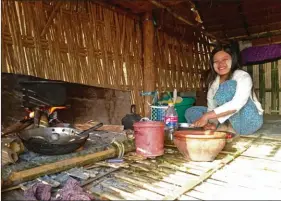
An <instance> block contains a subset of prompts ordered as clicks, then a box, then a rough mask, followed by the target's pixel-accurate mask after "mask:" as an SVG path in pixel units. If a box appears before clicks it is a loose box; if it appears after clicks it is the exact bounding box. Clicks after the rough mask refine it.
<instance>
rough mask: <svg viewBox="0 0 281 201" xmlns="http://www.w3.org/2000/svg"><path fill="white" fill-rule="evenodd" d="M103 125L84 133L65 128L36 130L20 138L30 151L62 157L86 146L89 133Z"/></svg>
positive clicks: (29, 131) (24, 133) (26, 132)
mask: <svg viewBox="0 0 281 201" xmlns="http://www.w3.org/2000/svg"><path fill="white" fill-rule="evenodd" d="M102 125H103V123H99V124H98V125H95V126H93V127H91V128H89V129H87V130H84V131H82V132H81V131H79V130H77V129H74V128H65V127H46V128H34V129H29V130H24V131H23V132H21V133H19V134H18V136H19V138H20V139H21V140H22V142H23V144H24V145H25V147H26V148H27V149H28V150H30V151H33V152H36V153H39V154H42V155H60V154H67V153H71V152H73V151H75V150H76V149H78V148H79V147H81V146H82V145H84V144H85V142H86V141H87V139H88V137H89V133H90V132H92V131H94V130H96V129H97V128H99V127H101V126H102Z"/></svg>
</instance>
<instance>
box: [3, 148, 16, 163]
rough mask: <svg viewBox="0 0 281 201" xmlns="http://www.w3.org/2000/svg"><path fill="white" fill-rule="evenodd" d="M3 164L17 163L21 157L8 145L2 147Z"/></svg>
mask: <svg viewBox="0 0 281 201" xmlns="http://www.w3.org/2000/svg"><path fill="white" fill-rule="evenodd" d="M1 156H2V165H6V164H10V163H15V162H16V161H17V160H18V159H19V158H18V155H17V153H16V152H14V151H13V150H11V149H9V148H8V147H2V155H1Z"/></svg>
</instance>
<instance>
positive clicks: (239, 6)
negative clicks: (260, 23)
mask: <svg viewBox="0 0 281 201" xmlns="http://www.w3.org/2000/svg"><path fill="white" fill-rule="evenodd" d="M238 13H239V14H240V17H241V20H242V23H243V25H244V29H245V31H246V33H247V35H248V36H250V32H249V30H248V27H249V25H248V23H247V20H246V17H245V15H244V14H243V8H242V2H241V1H240V4H239V5H238Z"/></svg>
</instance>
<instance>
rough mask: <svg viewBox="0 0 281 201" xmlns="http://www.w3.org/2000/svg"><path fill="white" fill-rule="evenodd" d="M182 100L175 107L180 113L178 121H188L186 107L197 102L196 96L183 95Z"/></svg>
mask: <svg viewBox="0 0 281 201" xmlns="http://www.w3.org/2000/svg"><path fill="white" fill-rule="evenodd" d="M182 99H183V100H182V102H180V103H176V104H175V109H176V111H177V113H178V122H179V123H186V119H185V117H184V114H185V111H186V109H188V108H190V107H192V106H193V104H194V103H195V98H192V97H182Z"/></svg>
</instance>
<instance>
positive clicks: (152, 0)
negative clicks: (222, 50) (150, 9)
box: [147, 0, 229, 43]
mask: <svg viewBox="0 0 281 201" xmlns="http://www.w3.org/2000/svg"><path fill="white" fill-rule="evenodd" d="M147 1H150V2H151V3H152V4H154V5H155V6H157V7H158V8H162V9H165V10H166V11H168V12H169V13H170V14H171V15H173V16H174V17H175V18H176V19H178V20H180V21H182V22H184V23H185V24H188V25H190V26H192V27H195V28H196V29H199V30H200V31H202V32H203V33H204V34H205V35H206V36H208V37H210V38H213V39H216V40H217V41H219V42H221V43H229V42H228V41H226V40H222V39H218V38H217V37H215V36H214V35H212V34H210V33H208V32H206V31H205V30H204V29H203V28H202V26H198V25H196V24H193V23H192V22H190V21H189V20H187V19H185V18H184V17H182V16H181V15H179V14H177V13H175V12H174V11H173V10H172V9H170V8H168V7H167V6H165V5H163V4H162V3H160V2H158V1H156V0H147Z"/></svg>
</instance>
